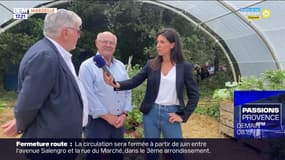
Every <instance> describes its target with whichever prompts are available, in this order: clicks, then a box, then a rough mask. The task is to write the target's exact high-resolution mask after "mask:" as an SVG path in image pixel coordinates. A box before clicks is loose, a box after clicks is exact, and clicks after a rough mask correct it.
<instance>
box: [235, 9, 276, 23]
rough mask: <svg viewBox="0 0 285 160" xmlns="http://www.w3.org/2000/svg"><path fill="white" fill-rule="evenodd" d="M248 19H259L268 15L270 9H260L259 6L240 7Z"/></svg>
mask: <svg viewBox="0 0 285 160" xmlns="http://www.w3.org/2000/svg"><path fill="white" fill-rule="evenodd" d="M239 11H240V12H241V14H243V15H244V16H245V17H246V18H247V19H248V20H260V19H261V18H263V19H267V18H269V17H270V15H271V13H270V9H261V8H259V7H249V8H241V9H240V10H239Z"/></svg>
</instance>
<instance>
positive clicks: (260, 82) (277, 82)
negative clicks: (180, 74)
mask: <svg viewBox="0 0 285 160" xmlns="http://www.w3.org/2000/svg"><path fill="white" fill-rule="evenodd" d="M225 86H226V88H222V89H216V90H215V91H214V94H213V98H214V99H216V100H219V101H220V100H233V92H234V90H279V89H285V71H282V70H268V71H265V72H264V73H262V74H261V77H260V78H256V77H254V76H250V77H242V78H241V81H240V82H238V83H237V82H226V83H225Z"/></svg>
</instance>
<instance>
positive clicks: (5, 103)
mask: <svg viewBox="0 0 285 160" xmlns="http://www.w3.org/2000/svg"><path fill="white" fill-rule="evenodd" d="M16 99H17V93H16V92H15V91H5V90H3V89H0V111H3V110H4V109H5V108H9V107H14V105H15V103H16Z"/></svg>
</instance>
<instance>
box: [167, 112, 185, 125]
mask: <svg viewBox="0 0 285 160" xmlns="http://www.w3.org/2000/svg"><path fill="white" fill-rule="evenodd" d="M168 115H169V119H168V121H169V122H170V123H174V122H183V119H182V118H181V117H180V116H179V115H178V114H176V113H168Z"/></svg>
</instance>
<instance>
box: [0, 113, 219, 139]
mask: <svg viewBox="0 0 285 160" xmlns="http://www.w3.org/2000/svg"><path fill="white" fill-rule="evenodd" d="M11 119H13V108H6V109H4V110H2V111H0V126H1V125H2V124H4V123H5V122H7V121H9V120H11ZM182 131H183V136H184V138H224V135H223V134H221V133H220V132H219V122H218V121H217V120H216V119H214V118H211V117H209V116H206V115H199V114H192V115H191V117H190V118H189V120H188V122H187V123H184V124H182ZM0 138H9V137H7V136H5V135H4V134H3V130H2V128H1V127H0Z"/></svg>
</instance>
